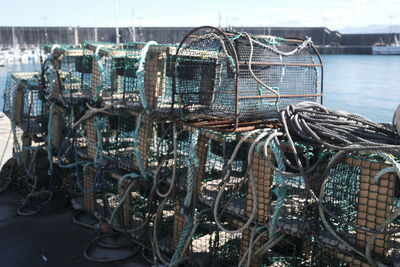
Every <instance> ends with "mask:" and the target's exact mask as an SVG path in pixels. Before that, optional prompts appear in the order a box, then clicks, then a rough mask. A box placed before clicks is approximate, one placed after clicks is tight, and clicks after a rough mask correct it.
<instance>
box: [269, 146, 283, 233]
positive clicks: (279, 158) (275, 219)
mask: <svg viewBox="0 0 400 267" xmlns="http://www.w3.org/2000/svg"><path fill="white" fill-rule="evenodd" d="M270 146H271V149H272V151H273V153H274V156H275V160H276V161H277V163H278V168H279V170H281V171H285V169H286V168H285V163H284V161H283V159H282V155H281V152H280V150H279V147H278V145H277V143H276V142H275V140H271V144H270ZM285 180H286V179H285V176H284V175H282V174H280V173H278V172H276V173H275V182H276V184H277V186H276V187H275V188H274V189H273V192H274V193H275V194H276V196H277V200H276V204H275V209H274V214H273V215H272V218H271V228H270V229H269V236H270V237H274V236H275V229H276V225H277V223H278V220H279V213H280V211H281V209H282V207H283V204H284V203H285V197H286V185H285Z"/></svg>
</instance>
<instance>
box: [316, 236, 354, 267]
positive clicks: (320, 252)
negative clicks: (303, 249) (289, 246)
mask: <svg viewBox="0 0 400 267" xmlns="http://www.w3.org/2000/svg"><path fill="white" fill-rule="evenodd" d="M311 256H312V257H311V264H310V266H315V267H317V266H324V265H326V266H341V267H345V266H349V264H348V263H347V262H346V261H345V260H344V259H343V258H344V255H343V254H342V257H341V258H342V259H340V258H339V257H337V256H338V255H336V256H335V251H332V250H330V249H328V248H326V247H323V246H321V245H320V244H318V243H317V242H313V243H312V251H311ZM347 258H348V261H349V260H350V262H351V261H354V262H355V261H357V259H356V258H352V257H351V256H347Z"/></svg>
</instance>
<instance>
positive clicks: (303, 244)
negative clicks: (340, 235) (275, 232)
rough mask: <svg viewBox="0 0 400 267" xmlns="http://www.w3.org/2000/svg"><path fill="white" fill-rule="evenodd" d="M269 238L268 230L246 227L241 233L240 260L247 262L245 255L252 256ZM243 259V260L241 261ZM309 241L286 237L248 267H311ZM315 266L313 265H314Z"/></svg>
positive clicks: (304, 237) (303, 238)
mask: <svg viewBox="0 0 400 267" xmlns="http://www.w3.org/2000/svg"><path fill="white" fill-rule="evenodd" d="M270 239H271V238H270V237H269V236H268V229H267V228H265V227H264V228H263V227H262V226H259V227H258V228H255V227H248V228H247V229H245V230H244V231H243V233H242V238H241V246H240V258H241V260H244V263H246V262H247V259H248V258H247V255H246V253H249V251H251V253H252V255H253V254H254V253H256V252H257V250H259V249H260V248H261V247H262V246H263V245H265V244H266V243H267V242H268V241H269V240H270ZM243 258H244V259H243ZM310 263H311V240H310V239H309V237H308V236H302V237H301V238H298V237H293V236H286V237H284V238H283V239H282V240H281V241H280V242H278V243H277V244H276V245H274V246H272V247H271V248H270V250H269V251H266V252H265V253H264V254H262V255H260V256H257V257H255V258H254V259H253V260H252V261H251V262H250V266H312V265H311V264H310ZM314 266H315V265H314Z"/></svg>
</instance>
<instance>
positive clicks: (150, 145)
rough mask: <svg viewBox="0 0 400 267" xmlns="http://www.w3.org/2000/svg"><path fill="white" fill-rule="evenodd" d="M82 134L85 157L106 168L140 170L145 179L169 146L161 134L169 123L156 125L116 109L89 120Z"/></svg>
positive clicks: (127, 111)
mask: <svg viewBox="0 0 400 267" xmlns="http://www.w3.org/2000/svg"><path fill="white" fill-rule="evenodd" d="M84 124H85V127H84V131H83V134H84V135H86V137H85V139H87V143H88V145H87V150H86V156H84V157H86V158H88V159H89V160H94V161H101V162H102V164H103V165H104V166H108V167H113V168H121V169H124V170H127V171H133V170H136V171H140V172H141V174H142V175H143V176H146V174H145V173H147V172H150V170H151V169H154V168H156V167H157V163H158V158H159V157H160V155H162V154H163V153H164V152H165V151H166V147H168V146H170V140H169V139H168V138H164V136H163V134H162V132H163V131H164V129H165V127H166V126H165V125H166V124H168V122H160V123H156V122H154V121H152V120H151V119H149V118H148V117H145V116H141V115H139V116H137V114H136V113H131V112H129V110H127V109H124V108H122V109H114V110H113V111H111V112H108V113H107V114H99V115H95V116H94V117H92V118H90V119H88V120H87V121H86V122H85V123H84Z"/></svg>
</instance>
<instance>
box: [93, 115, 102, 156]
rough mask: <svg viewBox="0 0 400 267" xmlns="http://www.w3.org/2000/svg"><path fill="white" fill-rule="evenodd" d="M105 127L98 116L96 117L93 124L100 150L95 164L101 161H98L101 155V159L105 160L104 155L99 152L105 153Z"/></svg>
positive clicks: (97, 152) (97, 151)
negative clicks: (102, 131)
mask: <svg viewBox="0 0 400 267" xmlns="http://www.w3.org/2000/svg"><path fill="white" fill-rule="evenodd" d="M103 125H104V124H103V122H102V121H101V120H100V119H99V117H98V116H96V118H95V121H94V122H93V127H94V129H95V131H96V135H97V147H98V150H97V149H96V155H95V158H94V163H95V164H97V163H98V161H99V159H98V158H99V155H101V156H100V158H101V159H102V158H103V154H102V153H100V152H99V151H103V135H102V133H101V130H102V128H103Z"/></svg>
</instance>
